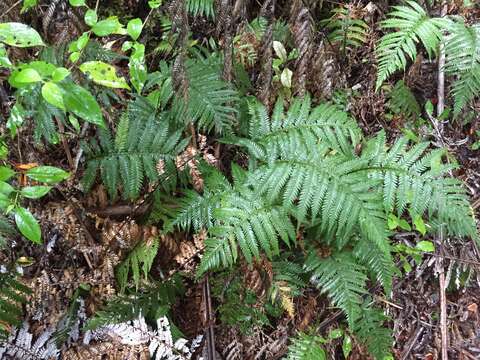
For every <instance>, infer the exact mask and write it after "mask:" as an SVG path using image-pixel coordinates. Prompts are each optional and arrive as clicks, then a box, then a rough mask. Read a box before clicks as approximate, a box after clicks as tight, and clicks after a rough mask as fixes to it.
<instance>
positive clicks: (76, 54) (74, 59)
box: [69, 51, 80, 63]
mask: <svg viewBox="0 0 480 360" xmlns="http://www.w3.org/2000/svg"><path fill="white" fill-rule="evenodd" d="M78 59H80V53H79V52H78V51H75V52H73V53H71V54H70V56H69V60H70V61H71V62H72V63H75V62H77V61H78Z"/></svg>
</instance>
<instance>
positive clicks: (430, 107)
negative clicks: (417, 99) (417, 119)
mask: <svg viewBox="0 0 480 360" xmlns="http://www.w3.org/2000/svg"><path fill="white" fill-rule="evenodd" d="M425 112H426V113H427V114H428V115H430V116H432V115H433V104H432V102H431V101H430V100H428V101H427V102H426V103H425Z"/></svg>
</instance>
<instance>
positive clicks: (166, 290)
mask: <svg viewBox="0 0 480 360" xmlns="http://www.w3.org/2000/svg"><path fill="white" fill-rule="evenodd" d="M183 292H184V287H183V284H182V282H181V278H180V277H179V276H174V277H173V278H172V279H171V280H169V281H166V282H162V283H158V284H155V285H151V286H149V287H148V288H146V289H144V290H141V291H135V292H134V293H133V294H132V295H131V296H127V295H120V296H117V297H115V298H114V299H112V300H111V301H109V302H108V303H107V305H106V306H105V307H104V309H103V310H100V311H98V312H97V313H95V315H94V316H93V317H92V318H90V319H89V320H88V322H87V324H86V325H85V330H93V329H97V328H99V327H101V326H104V325H112V324H118V323H122V322H125V321H129V320H133V319H135V318H137V317H138V316H139V315H140V314H142V315H143V316H144V317H145V318H148V317H151V318H152V319H158V318H159V317H161V316H164V315H166V314H167V313H168V311H169V310H170V307H171V306H172V305H173V304H174V303H175V301H176V298H177V296H178V295H181V294H182V293H183Z"/></svg>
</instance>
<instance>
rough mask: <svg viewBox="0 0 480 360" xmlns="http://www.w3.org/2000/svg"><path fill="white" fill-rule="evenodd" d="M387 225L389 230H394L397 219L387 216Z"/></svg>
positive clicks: (390, 215)
mask: <svg viewBox="0 0 480 360" xmlns="http://www.w3.org/2000/svg"><path fill="white" fill-rule="evenodd" d="M387 225H388V229H389V230H394V229H396V228H397V226H398V217H396V216H395V215H394V214H389V215H388V218H387Z"/></svg>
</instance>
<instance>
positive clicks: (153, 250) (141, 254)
mask: <svg viewBox="0 0 480 360" xmlns="http://www.w3.org/2000/svg"><path fill="white" fill-rule="evenodd" d="M158 246H159V241H158V239H148V240H147V241H142V242H140V243H139V244H137V245H136V246H135V248H133V250H132V251H130V253H129V254H128V255H127V258H126V259H125V260H123V261H122V263H121V264H120V265H119V266H118V267H117V269H115V273H116V274H115V275H116V278H117V282H118V284H119V285H120V292H122V293H123V292H124V291H125V288H126V287H127V282H128V275H129V274H130V272H131V273H132V278H133V283H134V284H135V288H136V289H137V290H138V288H139V286H140V272H143V275H144V278H145V279H147V277H148V273H149V272H150V269H151V268H152V265H153V260H154V259H155V256H156V255H157V252H158Z"/></svg>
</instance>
